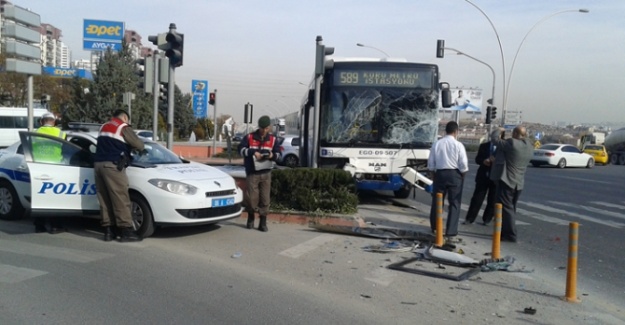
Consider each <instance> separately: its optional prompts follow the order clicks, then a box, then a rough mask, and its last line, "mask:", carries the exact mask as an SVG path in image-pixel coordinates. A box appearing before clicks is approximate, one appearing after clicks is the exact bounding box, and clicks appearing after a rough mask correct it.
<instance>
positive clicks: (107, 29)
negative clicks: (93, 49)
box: [85, 24, 122, 36]
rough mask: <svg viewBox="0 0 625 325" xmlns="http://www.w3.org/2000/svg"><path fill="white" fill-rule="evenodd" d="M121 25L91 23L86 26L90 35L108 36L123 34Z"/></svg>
mask: <svg viewBox="0 0 625 325" xmlns="http://www.w3.org/2000/svg"><path fill="white" fill-rule="evenodd" d="M121 29H122V27H121V26H106V25H93V24H92V25H89V26H87V28H85V30H86V32H87V34H88V35H98V36H102V35H107V36H121V35H120V33H119V31H120V30H121Z"/></svg>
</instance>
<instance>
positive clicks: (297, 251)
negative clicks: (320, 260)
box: [278, 234, 340, 258]
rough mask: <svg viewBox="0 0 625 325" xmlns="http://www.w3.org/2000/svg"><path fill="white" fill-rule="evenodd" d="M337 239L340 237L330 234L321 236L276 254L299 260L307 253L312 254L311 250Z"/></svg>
mask: <svg viewBox="0 0 625 325" xmlns="http://www.w3.org/2000/svg"><path fill="white" fill-rule="evenodd" d="M339 237H340V236H337V235H332V234H323V235H320V236H317V237H315V238H313V239H311V240H308V241H305V242H303V243H301V244H299V245H296V246H293V247H291V248H289V249H286V250H283V251H281V252H280V253H278V254H279V255H282V256H287V257H290V258H299V257H300V256H302V255H304V254H306V253H308V252H312V251H313V250H315V249H317V248H318V247H319V246H321V245H325V244H327V243H329V242H332V241H333V240H335V239H337V238H339Z"/></svg>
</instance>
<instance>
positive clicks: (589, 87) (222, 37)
mask: <svg viewBox="0 0 625 325" xmlns="http://www.w3.org/2000/svg"><path fill="white" fill-rule="evenodd" d="M13 3H14V4H15V5H18V6H21V7H25V8H29V9H30V10H32V11H34V12H35V13H38V14H39V15H40V16H41V21H42V23H49V24H52V25H54V26H55V27H57V28H59V29H61V30H62V34H63V37H62V41H63V42H64V43H66V44H67V45H68V46H69V47H70V49H71V50H72V59H74V60H75V59H82V58H85V59H86V58H88V57H89V53H88V52H86V51H83V50H82V37H83V33H82V26H83V19H97V20H111V21H123V22H125V26H126V29H131V30H135V31H136V32H138V33H139V34H140V35H141V36H142V38H143V45H144V46H148V45H149V46H152V44H151V43H150V42H148V40H147V38H148V36H149V35H156V34H158V33H164V32H167V31H168V28H169V24H170V23H175V24H176V26H177V30H178V32H179V33H183V34H184V35H185V43H184V65H183V66H182V67H180V68H177V69H176V84H177V85H178V86H179V87H180V88H181V89H182V90H183V92H190V89H191V80H193V79H200V80H208V83H209V88H210V89H211V91H213V90H215V89H216V90H217V115H218V116H219V115H222V114H228V115H232V116H233V117H234V120H235V121H236V122H239V123H240V122H242V120H243V108H244V105H245V104H246V103H250V104H252V105H253V106H254V117H253V118H254V121H255V120H257V119H258V117H260V115H261V114H267V115H270V116H272V117H273V116H280V115H283V114H286V113H290V112H293V111H296V110H297V108H298V106H299V103H300V101H301V99H302V98H303V97H304V94H305V93H306V91H307V87H308V84H309V83H310V82H311V80H312V76H313V71H314V66H315V44H316V43H315V40H316V38H317V36H318V35H320V36H322V37H323V43H324V44H325V45H326V46H332V47H334V48H335V52H334V55H335V56H337V57H377V58H380V57H384V56H385V55H384V53H388V55H389V56H391V57H393V58H405V59H406V60H408V61H409V62H421V63H431V64H437V65H438V66H439V71H440V75H441V81H445V82H448V83H449V84H450V85H451V87H452V88H454V87H459V88H465V87H473V88H481V89H483V90H484V93H485V94H487V96H485V98H489V97H490V96H491V92H492V88H493V74H492V73H491V70H490V69H489V68H488V66H487V65H489V66H490V67H492V69H493V70H494V71H495V81H496V82H495V87H494V88H495V94H494V98H495V105H496V106H497V107H499V114H501V110H502V109H501V107H504V101H503V99H504V83H505V85H506V86H507V88H508V96H507V100H506V102H507V103H506V106H505V107H506V109H507V110H508V111H510V112H512V111H521V116H522V119H523V120H524V121H527V122H534V123H545V124H551V123H552V122H554V121H564V122H570V123H596V124H598V125H600V124H602V123H605V122H612V123H617V124H618V123H620V124H622V125H625V113H623V112H624V111H625V101H623V100H619V99H617V97H618V96H620V95H621V94H622V87H623V86H625V83H624V82H623V81H625V59H624V58H625V24H624V23H623V22H625V1H623V0H550V1H544V0H411V1H410V0H386V1H379V0H377V1H373V0H343V1H330V0H317V1H293V0H274V1H254V0H232V1H225V0H222V1H212V0H176V1H171V0H124V1H121V0H108V1H84V0H53V1H51V0H28V1H25V0H13ZM472 4H473V5H472ZM578 9H588V10H589V11H590V12H589V13H580V12H577V11H576V10H578ZM569 10H570V11H569ZM561 11H566V12H561ZM489 19H490V21H491V22H492V26H491V23H490V22H489ZM493 26H494V28H493ZM498 38H499V40H498ZM438 39H443V40H445V46H446V47H449V48H453V49H456V50H458V51H461V52H464V53H466V54H468V55H470V56H472V57H474V58H476V59H478V60H480V61H483V62H484V63H486V64H487V65H484V64H482V63H480V62H478V61H475V60H473V59H471V58H469V57H467V56H464V55H458V54H455V53H454V52H453V51H451V50H447V51H446V52H445V56H444V58H437V57H436V42H437V40H438ZM356 43H362V44H364V45H366V46H368V47H358V46H356ZM499 44H501V46H500V45H499ZM502 54H503V55H502ZM515 55H516V60H515ZM502 57H503V61H504V62H502ZM513 62H514V69H512V67H513V65H512V64H513ZM504 71H505V72H504ZM504 74H505V79H504ZM617 95H618V96H617ZM209 115H210V116H212V115H213V112H212V107H211V108H210V110H209Z"/></svg>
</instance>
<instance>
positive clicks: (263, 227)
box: [258, 216, 269, 232]
mask: <svg viewBox="0 0 625 325" xmlns="http://www.w3.org/2000/svg"><path fill="white" fill-rule="evenodd" d="M258 230H260V231H262V232H267V231H269V228H267V216H260V224H259V225H258Z"/></svg>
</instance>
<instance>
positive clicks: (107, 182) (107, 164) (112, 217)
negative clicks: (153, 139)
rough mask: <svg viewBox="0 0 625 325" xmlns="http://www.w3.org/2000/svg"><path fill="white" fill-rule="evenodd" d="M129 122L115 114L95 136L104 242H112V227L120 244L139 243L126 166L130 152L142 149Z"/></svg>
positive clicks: (121, 113)
mask: <svg viewBox="0 0 625 325" xmlns="http://www.w3.org/2000/svg"><path fill="white" fill-rule="evenodd" d="M129 118H130V116H129V115H128V112H126V111H125V110H123V109H118V110H116V111H115V112H114V113H113V117H112V118H111V119H110V121H108V122H107V123H105V124H104V125H103V126H102V127H101V128H100V133H99V135H98V148H97V149H96V153H95V156H94V162H95V164H94V171H95V183H96V189H97V195H98V201H99V202H100V217H101V218H102V219H101V221H100V222H101V225H102V227H104V241H111V240H113V227H117V228H118V229H119V230H120V241H121V242H136V241H141V240H142V238H141V237H140V236H139V235H138V234H137V233H136V232H135V231H134V227H133V222H132V215H131V211H130V207H131V203H130V196H129V194H128V176H127V175H126V165H127V163H128V162H129V161H130V159H131V157H130V152H131V151H132V149H136V150H139V151H143V150H144V146H143V141H141V139H139V137H138V136H137V135H136V134H135V131H134V130H133V129H132V127H131V126H130V125H129V124H128V120H129Z"/></svg>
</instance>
